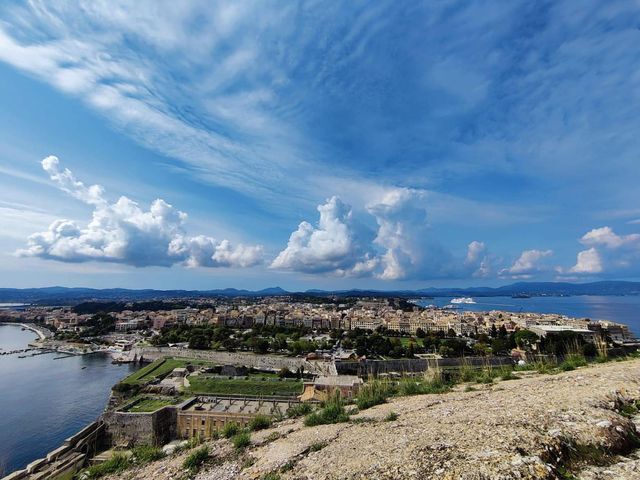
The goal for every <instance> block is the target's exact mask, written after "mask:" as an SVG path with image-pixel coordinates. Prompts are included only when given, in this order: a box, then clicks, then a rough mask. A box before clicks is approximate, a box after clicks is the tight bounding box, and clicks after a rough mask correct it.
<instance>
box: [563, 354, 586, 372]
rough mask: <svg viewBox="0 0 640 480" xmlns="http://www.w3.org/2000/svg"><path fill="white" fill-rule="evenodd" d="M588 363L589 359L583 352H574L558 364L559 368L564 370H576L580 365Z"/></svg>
mask: <svg viewBox="0 0 640 480" xmlns="http://www.w3.org/2000/svg"><path fill="white" fill-rule="evenodd" d="M586 365H587V360H586V359H585V358H584V355H582V354H576V353H572V354H569V355H567V356H566V357H565V359H564V361H563V362H562V363H561V364H560V365H558V368H559V369H560V370H562V371H563V372H568V371H571V370H575V369H576V368H578V367H584V366H586Z"/></svg>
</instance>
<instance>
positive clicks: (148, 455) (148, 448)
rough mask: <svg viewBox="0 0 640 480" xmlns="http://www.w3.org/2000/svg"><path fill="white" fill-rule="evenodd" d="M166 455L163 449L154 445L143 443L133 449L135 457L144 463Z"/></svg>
mask: <svg viewBox="0 0 640 480" xmlns="http://www.w3.org/2000/svg"><path fill="white" fill-rule="evenodd" d="M164 456H165V455H164V452H163V451H162V449H161V448H158V447H154V446H153V445H141V446H139V447H136V448H134V449H133V457H134V458H135V459H136V461H137V462H138V463H142V464H144V463H150V462H153V461H155V460H160V459H161V458H163V457H164Z"/></svg>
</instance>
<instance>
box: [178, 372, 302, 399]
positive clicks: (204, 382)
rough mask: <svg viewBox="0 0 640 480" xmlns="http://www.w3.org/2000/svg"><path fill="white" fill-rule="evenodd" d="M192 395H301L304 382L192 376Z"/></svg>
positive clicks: (255, 377) (251, 377) (258, 378)
mask: <svg viewBox="0 0 640 480" xmlns="http://www.w3.org/2000/svg"><path fill="white" fill-rule="evenodd" d="M189 382H190V383H191V387H190V388H189V390H190V391H191V392H192V393H208V394H219V395H256V396H260V395H288V396H293V395H300V394H301V393H302V382H301V381H300V380H289V379H287V380H284V379H283V380H280V379H277V380H276V379H274V378H273V377H267V376H261V375H252V376H250V377H249V379H248V380H247V379H244V378H239V379H233V380H230V379H228V378H225V377H223V378H220V377H212V376H206V375H192V376H190V377H189Z"/></svg>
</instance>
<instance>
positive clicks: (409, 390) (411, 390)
mask: <svg viewBox="0 0 640 480" xmlns="http://www.w3.org/2000/svg"><path fill="white" fill-rule="evenodd" d="M422 392H423V388H422V382H418V381H416V379H415V378H403V379H402V380H400V383H399V384H398V395H401V396H407V395H419V394H421V393H422Z"/></svg>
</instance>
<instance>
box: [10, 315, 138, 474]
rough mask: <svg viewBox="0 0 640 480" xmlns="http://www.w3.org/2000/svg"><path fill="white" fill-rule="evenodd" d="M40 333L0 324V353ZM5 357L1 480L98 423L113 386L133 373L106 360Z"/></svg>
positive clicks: (100, 357)
mask: <svg viewBox="0 0 640 480" xmlns="http://www.w3.org/2000/svg"><path fill="white" fill-rule="evenodd" d="M34 339H35V334H34V333H33V332H31V331H28V330H24V331H23V330H22V329H21V328H20V327H19V326H14V325H0V349H2V350H4V351H9V350H14V349H19V348H25V347H26V346H27V344H28V343H29V342H31V341H33V340H34ZM2 350H0V351H2ZM59 356H60V355H59V354H55V353H53V354H46V355H38V356H35V357H27V358H18V355H3V356H0V477H1V476H3V475H2V474H3V473H8V472H11V471H13V470H16V469H19V468H22V467H24V466H26V465H27V464H28V463H30V462H32V461H33V460H35V459H37V458H42V457H43V456H44V455H46V454H47V453H48V452H50V451H51V450H53V449H55V448H57V447H58V446H60V445H61V444H62V442H63V441H64V440H65V439H66V438H68V437H70V436H71V435H73V434H74V433H76V432H78V431H80V430H81V429H82V428H84V427H85V426H86V425H87V424H89V423H91V422H92V421H94V420H95V419H96V418H97V417H98V416H99V415H100V414H101V413H102V411H103V410H104V407H105V406H106V403H107V400H108V398H109V392H110V389H111V386H112V385H114V384H115V383H117V382H118V381H119V380H120V379H121V378H123V377H124V376H126V375H128V374H129V373H130V372H131V371H133V370H134V367H132V366H130V365H113V364H112V363H111V359H110V358H109V357H108V356H106V355H86V356H76V357H67V358H62V359H58V360H54V358H56V357H59Z"/></svg>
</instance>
